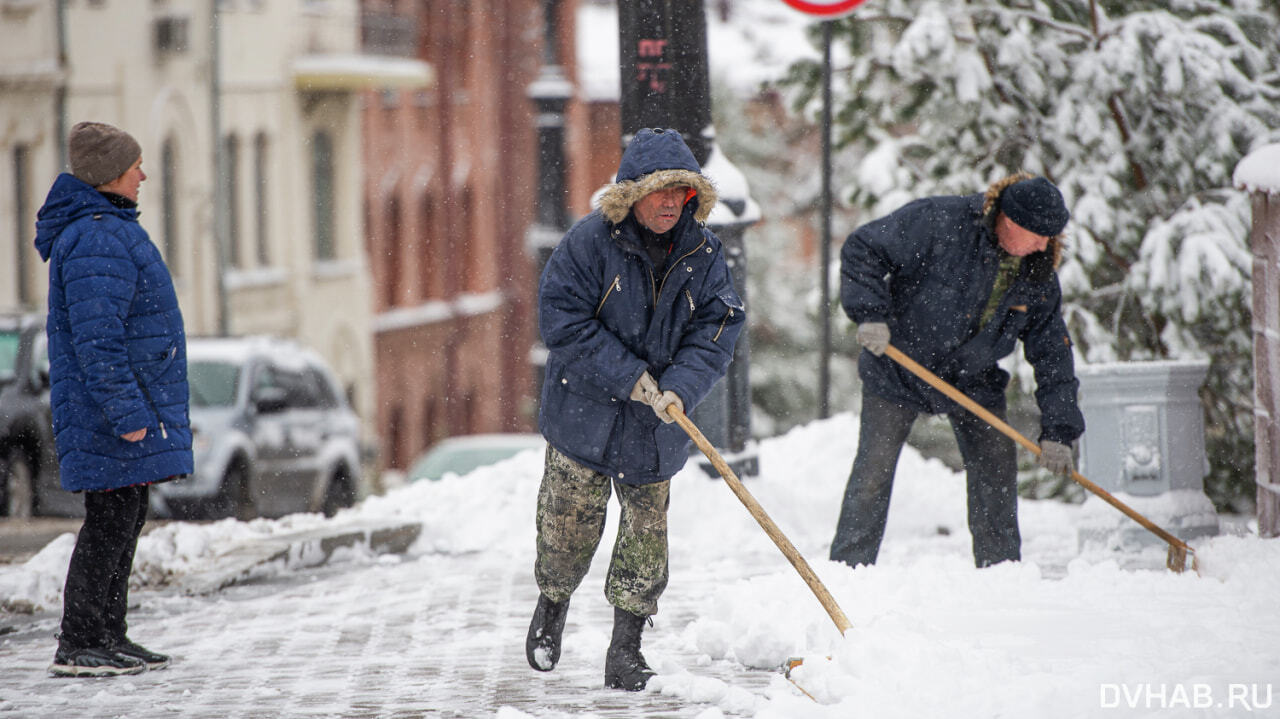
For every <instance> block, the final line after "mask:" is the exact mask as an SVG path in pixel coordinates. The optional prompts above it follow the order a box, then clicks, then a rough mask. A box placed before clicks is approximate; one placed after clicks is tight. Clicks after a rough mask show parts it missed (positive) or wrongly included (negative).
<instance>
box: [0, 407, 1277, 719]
mask: <svg viewBox="0 0 1280 719" xmlns="http://www.w3.org/2000/svg"><path fill="white" fill-rule="evenodd" d="M857 431H858V422H857V418H856V417H854V416H853V415H851V414H842V415H839V416H837V417H834V418H832V419H829V420H825V421H821V422H814V423H812V424H809V425H806V426H803V427H798V428H796V429H794V430H792V431H791V432H789V433H788V434H786V435H784V436H781V437H777V438H773V439H768V440H764V441H762V442H761V443H760V445H759V458H760V463H761V474H760V476H759V477H753V478H748V479H746V480H745V484H746V486H747V488H748V490H749V491H750V492H751V493H752V494H753V495H754V496H755V497H756V498H757V499H758V500H759V501H760V503H761V504H762V505H763V506H764V507H765V509H766V510H767V511H768V513H769V514H770V516H771V517H772V518H773V520H774V521H775V522H776V523H777V524H778V525H779V527H780V528H781V529H782V531H783V533H784V534H786V535H787V536H788V538H789V539H790V540H791V541H792V542H793V543H794V544H795V545H796V547H797V548H798V549H799V550H800V552H801V553H802V554H803V555H804V556H805V558H806V559H807V560H808V562H809V564H810V565H812V567H813V569H814V571H815V572H816V573H817V574H818V576H819V577H820V579H821V580H822V582H823V583H824V584H825V585H826V587H827V588H828V589H829V590H830V591H831V593H832V594H833V596H834V597H835V599H836V601H837V602H838V603H839V605H840V606H841V608H842V609H843V611H844V613H845V614H846V615H847V616H848V618H849V620H850V621H851V623H852V625H853V628H852V629H851V630H850V631H849V632H848V634H847V636H844V637H841V636H840V634H839V633H838V632H837V631H836V629H835V625H834V624H833V622H832V621H831V619H830V618H829V617H828V616H827V614H826V612H825V611H824V610H823V609H822V606H821V605H820V604H819V603H818V601H817V600H816V599H815V598H814V597H813V595H812V593H811V592H810V590H809V588H808V587H807V586H806V585H805V584H804V582H803V581H802V580H801V579H800V577H799V575H798V574H797V573H796V572H795V571H794V570H793V569H792V567H791V566H790V565H789V564H788V563H787V562H786V560H785V558H784V557H783V556H782V554H781V552H780V551H779V550H778V549H777V547H775V546H774V545H773V544H772V542H770V540H769V539H768V538H767V536H766V535H765V533H764V532H763V531H762V530H761V529H760V527H759V526H758V525H757V524H756V522H755V520H754V519H753V518H752V517H751V516H750V514H748V513H747V511H746V509H745V508H744V507H743V506H742V505H741V503H740V502H738V500H737V498H736V497H734V496H733V494H732V493H731V492H730V491H729V490H728V489H727V487H725V486H724V483H723V482H722V481H721V480H720V479H719V478H718V477H716V478H712V477H710V476H709V475H708V474H707V473H706V472H704V471H703V470H702V469H701V468H700V467H699V466H697V463H694V462H691V463H690V465H689V466H688V467H687V468H686V469H685V471H684V472H682V473H681V474H680V475H678V476H677V477H676V479H675V480H674V483H673V486H672V503H671V512H670V526H671V550H672V560H671V566H672V576H671V582H670V585H669V588H668V592H669V593H676V592H680V591H681V586H682V584H683V585H684V586H688V584H689V582H683V581H682V579H683V578H685V577H689V576H690V575H691V574H692V573H697V576H698V577H700V578H704V577H708V576H709V577H711V578H713V579H715V580H716V581H717V583H718V584H717V586H718V590H717V591H714V592H711V593H709V595H708V596H706V597H702V598H699V599H698V600H697V601H696V602H695V606H696V607H697V609H696V611H694V612H693V613H692V617H691V618H686V619H682V620H679V621H680V623H679V624H677V623H676V620H675V618H674V617H666V616H665V615H662V614H661V613H660V615H659V617H658V619H659V620H660V621H665V622H666V623H665V624H663V625H662V630H661V631H657V630H655V632H654V636H653V637H652V638H651V639H650V641H649V642H648V643H646V652H647V654H648V655H649V659H650V662H651V663H652V664H653V665H654V666H655V668H657V669H658V671H659V676H657V677H655V678H654V680H653V681H652V682H651V685H650V690H651V691H657V692H663V693H665V694H671V695H674V696H678V697H681V698H684V699H687V700H688V701H689V702H692V703H706V704H709V705H710V708H708V709H707V710H706V711H704V712H702V714H701V715H700V716H701V717H706V718H707V719H715V718H716V717H722V716H755V717H759V718H771V717H786V718H787V719H807V718H810V717H823V718H825V717H832V718H834V717H841V718H843V717H848V716H854V715H858V716H875V717H877V718H878V719H879V718H886V717H913V718H914V717H921V716H948V717H991V716H1001V715H1004V716H1041V717H1051V718H1052V717H1062V718H1063V719H1068V718H1070V719H1074V718H1075V717H1080V716H1094V715H1097V714H1098V713H1099V709H1100V708H1105V709H1116V710H1117V712H1112V713H1113V714H1115V715H1117V716H1124V713H1123V711H1120V710H1125V709H1127V708H1130V707H1131V706H1133V702H1137V703H1138V704H1142V706H1140V707H1138V708H1139V709H1143V710H1144V711H1145V710H1146V709H1160V710H1166V709H1167V710H1170V711H1167V712H1165V711H1162V713H1161V714H1160V716H1162V717H1164V716H1183V715H1186V716H1196V717H1205V716H1229V715H1231V714H1232V713H1233V712H1236V713H1238V712H1239V711H1241V709H1242V705H1241V704H1240V703H1239V701H1240V699H1239V697H1238V696H1237V697H1234V698H1230V697H1232V696H1233V695H1232V694H1231V693H1232V692H1237V693H1238V692H1239V691H1241V688H1243V690H1245V691H1246V692H1248V691H1254V690H1256V693H1257V703H1256V706H1257V707H1258V708H1261V707H1262V702H1263V701H1264V700H1265V699H1266V696H1267V695H1266V691H1268V690H1270V689H1271V688H1272V687H1273V684H1274V683H1275V677H1277V676H1280V651H1278V650H1277V649H1276V647H1278V646H1280V625H1277V623H1276V622H1274V621H1271V620H1270V617H1271V616H1272V614H1273V612H1274V602H1275V597H1277V596H1280V542H1275V541H1271V540H1260V539H1258V538H1257V537H1256V536H1221V537H1217V538H1214V539H1211V540H1201V541H1198V542H1195V543H1193V544H1194V545H1195V548H1196V550H1197V555H1198V557H1199V560H1200V567H1201V575H1200V576H1196V575H1195V574H1191V573H1187V574H1183V575H1177V574H1173V573H1171V572H1168V571H1166V570H1164V569H1163V568H1158V567H1160V563H1159V559H1156V560H1155V561H1152V562H1149V563H1148V566H1152V567H1157V568H1154V569H1144V570H1137V571H1135V570H1133V569H1130V568H1127V567H1129V566H1130V565H1131V564H1133V562H1132V561H1130V560H1131V556H1130V555H1126V554H1122V553H1118V552H1115V551H1112V550H1107V549H1100V548H1098V549H1086V551H1085V552H1084V553H1083V554H1081V553H1079V550H1078V548H1077V541H1076V529H1077V527H1078V526H1079V524H1080V523H1081V522H1082V521H1083V520H1084V519H1086V516H1085V514H1084V513H1083V512H1082V511H1081V508H1080V507H1079V506H1075V505H1065V504H1060V503H1057V502H1051V501H1043V502H1041V501H1023V502H1022V503H1021V505H1020V519H1021V526H1022V533H1023V537H1024V542H1023V557H1024V560H1023V562H1021V563H1019V564H1006V565H1000V566H996V567H993V568H990V569H986V570H981V571H979V570H976V569H974V567H973V563H972V557H971V555H970V549H969V537H968V531H967V529H966V526H965V498H964V478H963V476H962V475H959V474H956V473H954V472H952V471H950V470H948V469H947V468H946V467H944V466H943V465H941V464H940V463H938V462H936V461H932V460H926V459H924V458H922V457H921V456H920V455H919V454H918V453H916V452H914V451H912V450H911V449H910V448H908V449H907V450H906V451H904V453H903V456H902V460H901V463H900V468H899V472H898V477H897V482H896V487H895V492H894V497H893V505H892V507H891V509H890V518H889V526H888V530H887V533H886V537H885V542H884V546H883V548H882V551H881V559H880V562H879V563H878V564H877V565H876V566H874V567H863V568H859V569H857V570H851V569H849V568H848V567H846V566H844V565H842V564H836V563H831V562H828V561H827V560H826V553H827V549H828V547H829V543H830V539H831V533H832V531H833V529H834V527H835V520H836V516H837V514H838V512H839V503H840V498H841V495H842V493H843V489H844V483H845V480H846V475H847V473H848V469H849V466H850V464H851V461H852V456H853V451H854V445H855V443H856V437H857ZM541 466H542V458H541V456H540V454H539V453H538V452H536V451H529V452H525V453H523V454H520V455H517V456H516V457H513V458H511V459H509V460H506V461H504V462H501V463H499V464H497V465H494V466H492V467H488V468H484V469H481V470H477V471H476V472H473V473H471V474H470V475H467V476H465V477H450V478H448V479H445V480H443V481H439V482H430V481H424V482H417V483H414V484H411V485H408V486H405V487H402V488H400V489H397V490H394V491H392V492H390V493H388V494H387V495H385V496H379V497H372V498H369V499H368V500H366V501H364V502H363V503H361V504H360V505H359V506H358V507H355V508H352V509H351V510H347V511H345V512H343V513H341V514H339V516H338V517H335V518H333V519H328V520H327V519H324V518H323V517H320V516H318V515H295V516H292V517H288V518H285V519H282V520H276V521H266V520H258V521H254V522H250V523H247V524H246V523H237V522H233V521H224V522H215V523H211V524H204V525H193V524H187V523H180V522H175V523H170V524H167V525H165V526H162V527H159V528H157V529H155V530H154V531H152V532H149V533H148V534H147V535H145V536H144V537H143V539H142V541H141V542H140V543H139V550H138V559H137V566H136V570H135V577H136V578H140V579H141V580H142V581H146V582H149V583H158V582H160V581H168V580H171V579H173V578H175V577H177V576H179V575H182V574H185V573H189V572H196V571H199V570H200V569H201V567H203V566H207V565H208V564H210V563H211V562H212V561H213V558H214V557H216V556H217V555H218V554H219V553H220V552H223V551H225V550H226V549H227V548H228V547H231V546H234V545H236V544H238V543H241V542H246V541H253V540H255V539H259V538H262V537H270V536H274V535H279V534H285V533H291V532H296V531H300V530H307V529H314V528H316V527H320V526H325V525H326V523H342V522H347V521H355V520H395V521H399V520H412V521H421V522H422V524H423V532H422V534H421V536H420V539H419V541H418V543H417V544H416V545H415V546H414V548H413V549H412V552H418V553H422V552H432V553H483V554H485V555H488V556H502V555H508V556H521V557H527V556H528V555H529V552H530V547H531V546H532V543H533V540H534V526H533V511H534V506H535V503H536V495H537V488H538V483H539V480H540V477H541ZM616 514H617V513H616V511H612V512H611V522H616ZM606 534H607V536H612V531H611V530H610V529H606ZM606 541H608V540H607V539H606ZM71 545H72V537H71V535H69V534H68V535H65V536H63V537H60V538H59V539H58V540H56V541H55V542H53V543H51V544H50V545H49V546H48V547H46V548H45V549H44V550H43V551H42V552H40V553H39V554H37V555H36V556H35V557H33V558H32V559H31V560H30V561H28V562H27V563H25V564H23V565H17V566H8V567H0V598H4V599H5V600H6V601H8V602H10V603H14V602H20V601H27V602H29V603H31V604H33V605H36V606H39V607H43V608H46V609H56V608H57V606H58V605H59V603H60V596H59V595H60V592H61V586H62V577H63V574H64V573H65V571H66V562H67V558H68V556H69V554H70V551H71ZM602 551H606V550H604V549H603V548H602ZM1161 556H1162V554H1161ZM345 561H353V562H358V561H366V562H367V561H374V560H373V559H372V558H370V557H368V556H367V555H363V554H358V553H355V554H353V555H352V556H351V557H350V558H348V559H346V560H345ZM290 569H291V567H289V566H287V565H279V566H275V567H273V570H272V571H290ZM600 640H601V641H604V638H603V637H601V638H600ZM512 641H517V639H516V638H513V639H512ZM664 643H671V644H673V645H674V646H676V647H679V648H680V649H681V653H682V654H686V653H691V654H693V655H694V656H696V657H700V658H699V659H698V660H697V661H695V662H693V664H692V665H689V664H688V663H687V662H677V661H674V660H673V659H672V658H671V657H670V656H668V655H667V654H666V653H665V652H664V651H663V650H662V647H663V646H664ZM791 657H803V658H804V662H803V664H802V665H801V666H800V667H798V668H797V669H795V670H794V671H793V672H792V674H791V678H792V679H793V680H794V682H795V684H796V685H798V686H799V687H803V689H804V691H805V692H808V694H809V695H811V696H812V697H813V698H812V699H810V698H809V697H807V696H805V694H803V693H802V692H801V691H800V689H799V688H797V686H796V685H793V684H791V683H790V682H788V680H787V679H785V678H783V676H782V675H781V673H779V674H776V675H775V676H774V677H773V678H772V679H771V683H770V684H769V685H768V686H767V687H766V688H765V689H764V690H763V691H756V692H752V691H748V690H747V689H744V688H742V687H737V686H732V685H729V684H726V683H725V682H723V681H721V680H718V679H713V678H709V677H707V676H705V675H704V673H700V671H699V667H700V666H702V665H704V664H707V663H711V662H721V661H724V662H734V663H737V664H741V665H743V666H746V667H755V668H760V669H763V670H769V671H772V670H774V669H776V668H778V667H780V666H782V665H783V664H784V663H785V662H786V661H787V660H788V659H789V658H791ZM1161 687H1164V689H1163V690H1162V689H1161ZM1275 688H1276V689H1277V690H1280V687H1275ZM1161 691H1163V694H1161ZM1197 691H1198V692H1200V693H1201V694H1200V696H1201V697H1202V699H1201V700H1202V701H1203V697H1204V696H1211V697H1215V699H1214V701H1215V702H1217V701H1218V700H1221V702H1222V704H1221V706H1220V707H1219V706H1217V704H1216V703H1215V705H1214V706H1210V707H1199V708H1194V707H1193V708H1192V709H1191V710H1190V711H1188V712H1180V711H1178V710H1181V709H1183V708H1184V705H1183V704H1181V703H1180V700H1179V699H1178V697H1179V696H1182V695H1185V696H1186V697H1187V700H1188V701H1190V699H1191V698H1192V697H1194V696H1196V695H1195V694H1194V692H1197ZM1179 692H1180V693H1181V694H1179ZM1206 692H1207V693H1208V694H1207V695H1206V694H1205V693H1206ZM1276 693H1280V691H1277V692H1276ZM1135 697H1136V699H1135ZM1153 697H1154V698H1153ZM1248 697H1249V698H1250V699H1252V698H1253V694H1249V695H1248ZM1148 700H1150V701H1152V702H1156V703H1155V704H1152V705H1151V706H1150V707H1146V705H1145V704H1143V702H1147V701H1148ZM1277 701H1280V700H1277ZM1250 706H1251V707H1253V706H1255V705H1250ZM1191 712H1195V713H1194V714H1192V713H1191ZM498 716H500V717H503V718H504V719H507V718H510V719H516V718H518V717H523V716H526V715H525V714H522V713H519V712H518V711H516V710H513V709H509V708H507V709H503V710H502V712H500V713H499V714H498Z"/></svg>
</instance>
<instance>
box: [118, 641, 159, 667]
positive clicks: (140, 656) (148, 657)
mask: <svg viewBox="0 0 1280 719" xmlns="http://www.w3.org/2000/svg"><path fill="white" fill-rule="evenodd" d="M111 651H113V652H115V653H116V654H119V655H120V656H122V657H128V658H130V659H137V660H138V661H140V662H142V663H143V664H146V665H147V669H150V670H151V671H155V670H157V669H164V668H165V667H167V666H169V657H168V656H166V655H164V654H161V653H159V652H153V651H151V650H150V649H147V648H146V647H144V646H142V645H140V644H134V643H133V642H131V641H129V639H128V638H125V639H119V640H117V641H116V642H115V644H112V645H111Z"/></svg>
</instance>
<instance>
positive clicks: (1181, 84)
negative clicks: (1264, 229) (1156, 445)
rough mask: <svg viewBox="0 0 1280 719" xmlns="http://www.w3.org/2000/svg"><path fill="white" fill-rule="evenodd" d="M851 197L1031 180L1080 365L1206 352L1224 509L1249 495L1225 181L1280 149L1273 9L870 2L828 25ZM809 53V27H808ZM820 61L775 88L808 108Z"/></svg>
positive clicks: (1240, 275) (1242, 337)
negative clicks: (1062, 227)
mask: <svg viewBox="0 0 1280 719" xmlns="http://www.w3.org/2000/svg"><path fill="white" fill-rule="evenodd" d="M834 30H835V37H836V40H835V43H836V46H837V48H838V52H840V53H841V54H844V55H845V57H847V58H848V59H847V61H845V62H842V63H841V64H840V66H839V67H837V68H836V72H835V73H834V82H835V90H834V93H835V98H836V101H835V105H836V108H835V110H836V123H837V138H836V142H837V146H838V147H839V148H841V151H842V152H843V153H846V154H847V153H853V154H854V155H856V156H857V157H859V158H861V161H860V165H859V166H858V169H857V171H856V172H855V173H854V176H853V177H848V178H844V179H845V180H846V181H847V183H848V190H847V193H846V195H845V199H846V200H848V201H849V202H851V203H853V204H854V205H856V206H858V207H860V208H863V209H865V210H866V211H867V212H868V214H869V215H870V216H878V215H880V214H884V213H886V212H889V211H891V210H893V209H895V208H896V207H898V206H900V205H901V204H903V203H904V202H905V201H906V200H908V199H912V198H915V197H920V196H925V195H932V194H949V193H969V192H974V191H977V190H978V189H981V188H983V187H985V186H986V185H987V183H989V182H990V181H991V180H992V179H994V178H997V177H1000V176H1003V175H1006V174H1009V173H1010V172H1012V171H1015V170H1019V169H1025V170H1028V171H1031V172H1034V173H1037V174H1043V175H1045V176H1047V177H1049V178H1050V179H1052V180H1053V181H1054V182H1055V183H1057V184H1058V185H1059V186H1060V187H1061V188H1062V189H1063V192H1064V194H1065V195H1066V198H1067V203H1068V206H1069V207H1070V208H1071V210H1072V222H1071V224H1070V225H1069V226H1068V253H1067V255H1066V258H1065V261H1064V263H1063V266H1062V268H1061V277H1062V281H1063V288H1064V291H1065V292H1066V295H1067V301H1068V306H1067V308H1066V311H1067V315H1068V322H1069V325H1070V327H1071V329H1072V332H1073V335H1074V337H1075V339H1076V341H1077V344H1078V347H1079V349H1080V351H1081V352H1082V353H1083V355H1084V357H1085V358H1087V359H1088V360H1090V361H1109V360H1117V359H1120V360H1128V359H1158V358H1190V357H1207V358H1209V359H1210V360H1211V363H1212V364H1211V367H1210V372H1209V379H1208V382H1207V385H1206V387H1205V389H1204V391H1203V392H1202V396H1203V399H1204V405H1205V410H1206V418H1207V421H1206V424H1207V429H1208V437H1207V441H1208V451H1209V460H1210V464H1211V473H1210V476H1209V477H1208V478H1207V479H1206V489H1207V491H1208V493H1209V495H1210V497H1211V498H1212V499H1213V500H1214V501H1215V503H1217V504H1218V506H1219V507H1220V508H1227V507H1230V508H1235V509H1247V508H1248V507H1249V505H1250V502H1251V498H1252V496H1253V492H1254V490H1253V407H1252V379H1251V378H1252V367H1251V358H1252V351H1251V346H1252V345H1251V338H1250V332H1249V326H1250V269H1251V268H1250V257H1249V252H1248V246H1247V228H1248V226H1249V217H1248V213H1249V207H1248V203H1247V200H1246V198H1245V197H1244V196H1243V195H1242V193H1240V192H1237V191H1235V190H1234V189H1232V188H1231V181H1230V177H1231V172H1232V170H1233V169H1234V167H1235V165H1236V163H1237V162H1238V161H1239V160H1240V159H1241V158H1242V157H1243V156H1244V155H1245V154H1246V153H1247V152H1249V151H1250V150H1251V149H1254V148H1255V147H1257V146H1259V145H1261V144H1263V143H1265V142H1272V141H1276V140H1277V139H1280V70H1278V68H1280V41H1278V40H1277V38H1280V8H1278V7H1277V5H1276V4H1275V3H1274V2H1272V1H1271V0H1107V1H1104V0H966V1H965V2H951V1H948V2H941V1H938V0H871V1H870V2H868V3H866V4H865V5H863V6H861V7H860V8H859V9H858V10H857V12H855V13H854V14H853V15H852V16H849V17H847V18H845V19H842V20H839V21H837V22H836V24H835V26H834ZM813 38H814V42H815V43H817V42H818V35H817V33H816V32H815V33H814V35H813ZM819 78H820V68H819V67H818V66H817V64H815V63H812V62H807V63H800V64H797V65H795V66H794V67H793V68H792V70H791V72H790V75H789V79H788V83H787V87H788V88H789V89H790V90H792V91H793V92H795V93H796V101H797V105H798V106H799V107H803V108H805V110H806V112H807V113H809V114H810V116H816V113H817V108H818V104H817V103H818V102H819V97H818V87H819Z"/></svg>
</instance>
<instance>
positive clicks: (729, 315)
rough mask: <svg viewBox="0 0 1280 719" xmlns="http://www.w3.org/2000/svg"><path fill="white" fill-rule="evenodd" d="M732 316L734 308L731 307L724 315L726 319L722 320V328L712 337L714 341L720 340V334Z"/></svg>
mask: <svg viewBox="0 0 1280 719" xmlns="http://www.w3.org/2000/svg"><path fill="white" fill-rule="evenodd" d="M732 317H733V308H732V307H730V308H729V313H728V314H726V315H725V316H724V319H722V320H720V329H718V330H716V336H715V337H712V338H711V341H712V342H719V341H720V335H721V333H723V332H724V326H725V325H726V324H728V323H729V320H730V318H732Z"/></svg>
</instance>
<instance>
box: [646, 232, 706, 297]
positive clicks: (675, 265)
mask: <svg viewBox="0 0 1280 719" xmlns="http://www.w3.org/2000/svg"><path fill="white" fill-rule="evenodd" d="M705 244H707V238H706V237H703V238H702V242H699V243H698V246H697V247H695V248H693V249H692V250H689V251H688V252H686V253H684V254H683V255H681V256H680V259H678V260H676V261H675V262H672V263H671V269H669V270H667V274H665V275H663V276H662V284H661V285H659V286H658V289H657V290H656V291H655V292H654V293H653V306H654V307H657V306H658V296H659V295H661V294H662V290H663V288H664V287H666V286H667V278H668V277H670V276H671V273H672V272H674V271H675V269H676V267H679V266H680V263H681V262H683V261H684V259H685V258H686V257H688V256H690V255H692V254H693V253H695V252H697V251H698V250H700V249H702V246H703V245H705Z"/></svg>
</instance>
